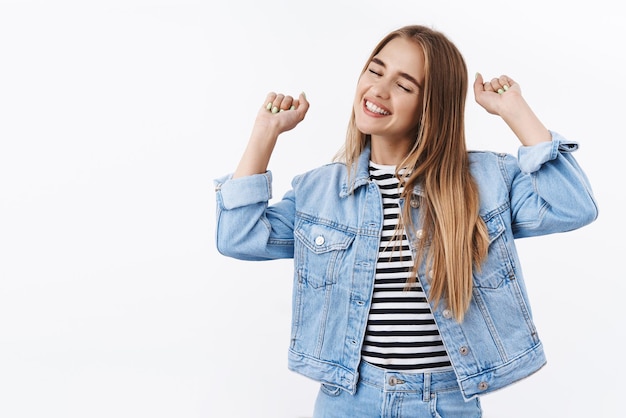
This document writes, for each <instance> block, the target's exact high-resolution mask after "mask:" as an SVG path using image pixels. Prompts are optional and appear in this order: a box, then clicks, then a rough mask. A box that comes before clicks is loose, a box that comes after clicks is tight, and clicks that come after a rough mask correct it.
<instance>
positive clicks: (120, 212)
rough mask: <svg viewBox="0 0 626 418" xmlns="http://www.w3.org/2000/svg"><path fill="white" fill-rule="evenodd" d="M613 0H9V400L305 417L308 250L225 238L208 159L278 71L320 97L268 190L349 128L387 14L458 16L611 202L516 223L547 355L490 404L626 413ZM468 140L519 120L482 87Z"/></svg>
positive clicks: (4, 13) (1, 122)
mask: <svg viewBox="0 0 626 418" xmlns="http://www.w3.org/2000/svg"><path fill="white" fill-rule="evenodd" d="M616 6H617V3H616V2H610V1H608V0H596V1H593V2H572V1H562V2H558V1H555V2H549V1H537V2H533V1H519V2H517V1H516V2H513V3H507V2H505V1H492V2H491V1H456V2H455V1H441V0H440V1H416V0H412V1H384V2H383V1H380V0H378V1H371V0H360V1H353V2H346V1H339V0H334V1H325V0H324V1H323V0H316V1H312V2H307V3H303V2H299V1H295V0H292V1H283V0H272V1H253V0H250V1H243V0H228V1H223V2H216V1H214V0H206V1H200V0H196V1H193V0H107V1H69V0H65V1H26V0H25V1H9V0H1V1H0V417H2V418H22V417H28V418H47V417H55V418H56V417H62V418H74V417H77V418H78V417H80V418H85V417H89V418H100V417H116V418H126V417H132V418H136V417H150V418H161V417H177V418H178V417H184V418H196V417H222V416H228V417H254V418H259V417H260V418H265V417H267V418H270V417H271V418H283V417H285V418H296V417H304V416H310V415H311V413H312V407H313V402H314V399H315V396H316V393H317V385H316V384H315V383H314V382H312V381H310V380H308V379H306V378H304V377H301V376H299V375H297V374H295V373H292V372H289V371H288V370H287V364H286V361H287V347H288V339H289V316H290V304H291V262H290V261H289V260H281V261H275V262H267V263H250V262H241V261H237V260H233V259H229V258H226V257H223V256H221V255H219V254H218V253H217V251H216V249H215V245H214V232H215V193H214V190H213V179H214V178H216V177H218V176H221V175H223V174H226V173H228V172H230V171H232V170H233V169H234V167H235V166H236V164H237V162H238V159H239V155H240V153H241V152H242V150H243V148H244V146H245V143H246V140H247V137H248V133H249V132H250V129H251V127H252V122H253V120H254V115H255V114H256V111H257V109H258V108H259V107H260V106H261V105H262V104H263V103H262V102H263V99H264V97H265V94H266V93H267V92H268V91H270V90H275V91H281V92H285V93H288V94H294V95H296V94H298V93H299V92H301V91H305V92H306V93H307V97H308V98H309V100H310V101H311V109H310V111H309V114H308V115H307V118H306V119H305V121H304V122H302V124H301V125H300V126H299V127H298V128H297V129H295V130H294V131H291V132H289V133H287V134H285V135H284V136H283V137H282V138H281V140H280V141H279V144H278V146H277V148H276V151H275V154H274V156H273V157H272V161H271V163H270V165H271V167H270V168H271V169H272V171H273V173H274V175H275V178H276V181H275V184H274V196H275V198H280V196H282V194H283V193H284V192H285V191H286V190H287V188H288V187H289V183H290V181H291V178H292V177H293V176H294V175H295V174H297V173H300V172H302V171H304V170H307V169H309V168H313V167H316V166H318V165H320V164H322V163H325V162H328V161H329V160H330V159H331V157H332V155H333V154H334V152H335V151H336V150H337V149H338V148H339V146H340V145H341V144H342V143H343V139H344V134H345V128H346V126H347V122H348V117H349V115H350V106H351V102H352V98H353V93H354V86H355V83H356V79H357V77H358V74H359V71H360V69H361V67H362V66H363V64H364V62H365V60H366V59H367V57H368V55H369V52H370V50H371V48H373V46H374V45H375V43H376V42H377V41H378V40H379V39H380V38H381V37H382V36H384V35H385V34H386V33H387V32H388V31H390V30H392V29H395V28H397V27H399V26H402V25H405V24H413V23H419V24H425V25H429V26H432V27H434V28H435V29H439V30H441V31H443V32H444V33H446V34H448V35H449V37H450V38H451V39H452V40H453V41H454V42H455V43H456V44H457V46H458V47H459V49H460V50H461V51H462V53H463V54H464V56H465V58H466V61H467V64H468V68H469V72H470V79H472V78H473V74H474V73H475V72H476V71H480V72H482V73H483V75H484V76H485V77H486V78H491V77H493V76H497V75H500V74H502V73H507V74H509V75H510V76H512V77H513V78H515V79H516V80H518V81H519V83H520V84H521V86H522V90H523V91H524V93H525V96H526V98H527V100H528V101H529V102H530V103H531V105H533V107H534V109H535V111H536V113H537V114H538V115H539V116H540V117H541V119H542V120H543V121H544V123H545V124H546V125H547V126H548V127H549V128H551V129H553V130H556V131H558V132H560V133H561V134H563V135H565V136H566V137H568V138H569V139H573V140H577V141H579V142H580V149H579V151H578V152H577V153H576V157H577V158H578V160H579V162H580V163H581V165H583V167H584V168H585V170H586V172H587V174H588V176H589V179H590V180H591V183H592V185H593V187H594V190H595V194H596V197H597V200H598V203H599V206H600V217H599V219H598V220H597V221H596V222H595V223H593V224H591V225H589V226H587V227H585V228H583V229H580V230H578V231H574V232H571V233H568V234H559V235H553V236H547V237H541V238H533V239H528V240H520V241H519V251H520V256H521V257H522V261H523V263H524V272H525V275H526V278H527V285H528V290H529V293H530V296H531V300H532V302H533V309H534V314H535V318H536V323H537V326H538V328H539V331H540V335H541V337H542V339H543V342H544V344H545V350H546V352H547V356H548V364H547V365H546V367H544V368H543V369H542V370H541V371H540V372H538V373H537V374H535V375H533V376H531V377H529V378H528V379H525V380H524V381H522V382H519V383H517V384H515V385H513V386H511V387H509V388H507V389H504V390H502V391H499V392H496V393H494V394H492V395H489V396H485V397H483V398H482V404H483V407H484V410H485V417H487V418H500V417H507V418H516V417H524V418H526V417H529V416H532V417H554V416H562V417H568V418H569V417H594V418H596V417H617V416H618V414H619V411H620V409H621V410H623V408H622V405H623V402H622V400H623V396H624V389H626V387H625V385H624V380H623V376H624V374H625V373H626V370H625V368H624V361H623V355H622V349H623V347H624V345H623V341H624V337H625V335H624V328H625V325H624V318H625V315H624V306H625V299H624V296H623V294H624V291H625V290H626V284H625V282H626V280H625V279H626V277H625V274H624V268H623V264H622V262H623V260H624V233H625V232H626V230H625V228H624V225H623V219H624V216H623V211H624V205H625V199H624V184H623V183H624V171H623V170H624V166H625V163H624V158H623V148H624V147H623V145H622V144H623V141H624V119H625V117H626V112H625V110H626V106H625V105H624V96H625V94H626V90H625V87H624V71H625V66H624V58H623V57H624V51H623V39H624V38H625V35H626V33H625V32H626V31H625V29H624V18H625V17H626V16H625V15H624V12H623V11H621V10H622V9H623V8H621V7H620V10H619V11H618V10H616V9H615V7H616ZM467 132H468V137H469V143H470V144H469V145H470V147H471V148H478V149H492V150H497V151H506V152H513V153H514V152H516V149H517V145H518V143H517V140H516V139H515V137H514V136H513V135H512V133H510V131H508V130H507V128H506V126H505V125H504V123H503V122H502V121H501V120H499V119H498V118H496V117H494V116H491V115H488V114H487V113H486V112H484V111H483V110H482V109H480V108H479V107H478V105H476V104H475V102H474V101H473V96H472V95H471V94H470V96H469V98H468V107H467Z"/></svg>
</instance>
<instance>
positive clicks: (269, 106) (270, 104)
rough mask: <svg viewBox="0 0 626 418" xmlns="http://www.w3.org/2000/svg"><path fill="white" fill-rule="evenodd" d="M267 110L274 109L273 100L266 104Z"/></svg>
mask: <svg viewBox="0 0 626 418" xmlns="http://www.w3.org/2000/svg"><path fill="white" fill-rule="evenodd" d="M265 108H266V109H267V110H272V102H269V103H268V104H267V106H265Z"/></svg>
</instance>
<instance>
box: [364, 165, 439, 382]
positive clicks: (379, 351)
mask: <svg viewBox="0 0 626 418" xmlns="http://www.w3.org/2000/svg"><path fill="white" fill-rule="evenodd" d="M370 178H371V179H372V180H373V181H374V182H375V183H376V184H377V185H378V187H379V188H380V191H381V195H382V199H383V216H384V222H383V232H382V237H381V240H380V245H379V254H378V261H377V263H376V277H375V283H374V294H373V297H372V306H371V309H370V312H369V317H368V322H367V330H366V332H365V340H364V343H363V349H362V353H361V354H362V357H363V360H365V361H367V362H368V363H371V364H374V365H377V366H380V367H384V368H387V369H393V370H402V371H407V372H411V371H414V372H425V371H432V370H438V371H440V370H450V369H451V365H450V359H449V358H448V354H447V352H446V349H445V347H444V345H443V342H442V340H441V336H440V334H439V330H438V329H437V325H436V323H435V320H434V318H433V314H432V312H431V310H430V306H429V305H428V302H427V300H426V296H425V294H424V291H423V290H422V286H421V284H420V283H419V280H418V281H416V282H415V283H414V284H413V286H412V287H411V288H410V289H409V290H406V289H405V286H406V281H407V279H408V277H409V275H410V273H411V271H412V268H413V257H412V255H411V250H410V248H409V244H408V240H407V237H406V234H405V233H404V231H403V232H402V236H401V239H398V238H397V237H396V236H395V229H396V226H397V224H398V221H399V216H400V207H399V205H398V200H399V198H400V194H401V193H402V190H403V187H402V186H401V185H400V184H399V181H398V179H397V178H396V176H395V167H394V166H387V165H380V164H374V163H372V162H370Z"/></svg>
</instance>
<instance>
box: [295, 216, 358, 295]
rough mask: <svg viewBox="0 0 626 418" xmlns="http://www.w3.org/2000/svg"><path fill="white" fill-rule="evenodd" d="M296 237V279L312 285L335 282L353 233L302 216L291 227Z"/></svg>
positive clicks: (342, 266) (317, 285)
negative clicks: (293, 228)
mask: <svg viewBox="0 0 626 418" xmlns="http://www.w3.org/2000/svg"><path fill="white" fill-rule="evenodd" d="M294 236H295V238H296V251H295V263H296V269H297V271H298V275H299V280H300V281H301V282H303V284H306V285H309V286H312V287H314V288H319V287H323V286H326V285H329V284H334V283H336V282H337V278H338V277H339V275H340V274H341V269H342V268H345V266H344V264H345V263H343V261H344V259H345V257H346V253H347V251H348V249H349V248H350V246H351V245H352V242H353V241H354V238H355V234H354V233H351V232H348V231H344V230H340V229H337V228H333V227H331V226H328V225H325V224H319V223H315V222H312V221H308V220H301V221H299V222H298V224H297V225H296V228H295V230H294Z"/></svg>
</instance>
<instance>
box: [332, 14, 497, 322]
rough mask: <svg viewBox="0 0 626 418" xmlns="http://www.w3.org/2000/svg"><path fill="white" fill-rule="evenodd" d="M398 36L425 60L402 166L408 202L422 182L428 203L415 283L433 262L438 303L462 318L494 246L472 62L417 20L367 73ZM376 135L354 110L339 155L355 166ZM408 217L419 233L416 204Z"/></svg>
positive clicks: (407, 210) (409, 224)
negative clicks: (468, 132)
mask: <svg viewBox="0 0 626 418" xmlns="http://www.w3.org/2000/svg"><path fill="white" fill-rule="evenodd" d="M398 37H402V38H405V39H409V40H413V41H414V42H416V43H417V44H418V45H419V46H420V47H421V48H422V50H423V52H424V58H425V63H424V66H425V68H424V74H425V78H424V86H423V92H422V93H423V105H422V117H421V122H420V125H419V128H418V131H417V134H416V137H415V141H414V142H413V144H412V147H411V149H410V151H409V153H408V155H407V156H406V158H405V159H404V160H403V162H402V163H401V164H400V165H398V168H397V171H396V175H397V176H398V178H399V179H400V181H401V182H403V184H404V186H405V187H404V192H403V193H402V197H403V198H404V199H405V201H406V202H410V200H411V194H412V192H413V189H414V187H416V186H417V185H418V184H419V185H421V188H422V191H423V199H422V201H421V204H420V218H421V219H420V220H421V224H422V227H421V229H422V232H423V235H422V236H423V238H422V239H421V240H420V243H419V245H418V250H417V258H416V260H415V263H414V269H413V274H412V275H411V277H410V278H409V279H408V280H407V286H409V285H410V284H411V283H413V282H415V281H416V277H417V271H418V268H419V266H420V264H421V263H422V262H423V261H425V262H426V268H427V270H426V271H429V272H430V274H429V276H430V277H429V278H427V279H428V280H431V291H430V298H431V299H432V300H433V301H434V303H435V306H436V305H437V304H438V303H439V301H440V300H442V299H443V300H445V302H446V304H447V306H448V308H449V309H450V310H451V311H452V313H453V315H454V317H455V318H456V319H457V320H458V321H459V322H461V321H463V317H464V315H465V313H466V311H467V309H468V307H469V304H470V301H471V298H472V284H473V276H472V274H473V271H474V268H476V269H479V268H480V264H481V262H482V260H483V259H484V258H485V256H486V255H487V250H488V246H489V235H488V232H487V227H486V225H485V223H484V222H483V220H482V218H481V217H480V215H479V196H478V188H477V185H476V183H475V182H474V179H473V177H472V175H471V173H470V170H469V158H468V154H467V148H466V145H465V124H464V112H465V99H466V95H467V88H468V81H467V67H466V65H465V61H464V59H463V57H462V55H461V53H460V52H459V50H458V49H457V48H456V46H455V45H454V44H453V43H452V42H451V41H450V40H448V38H447V37H446V36H445V35H443V34H442V33H440V32H438V31H435V30H433V29H430V28H428V27H425V26H420V25H414V26H405V27H403V28H400V29H398V30H395V31H393V32H391V33H389V34H388V35H387V36H385V37H384V38H383V39H382V40H381V41H380V42H379V43H378V45H377V46H376V47H375V48H374V50H373V51H372V53H371V55H370V57H369V59H368V61H367V63H366V64H365V66H364V67H363V70H362V72H361V73H363V72H365V71H366V70H367V66H368V65H369V62H370V61H371V60H372V58H373V57H374V56H375V55H376V54H378V53H379V52H380V50H381V49H382V48H383V47H384V46H385V45H386V44H387V43H388V42H389V41H391V40H392V39H394V38H398ZM368 140H369V136H368V135H366V134H364V133H362V132H360V131H359V130H358V128H357V126H356V123H355V119H354V110H353V111H352V116H351V118H350V122H349V125H348V130H347V134H346V141H345V143H344V145H343V147H342V149H341V150H340V151H339V152H338V153H337V155H336V156H335V158H334V159H335V161H343V162H344V163H345V164H346V165H347V166H348V167H349V168H350V169H353V168H354V165H355V162H356V161H357V159H358V156H359V155H360V154H361V153H362V152H363V150H364V148H365V147H366V145H367V141H368ZM401 168H408V170H406V171H405V173H406V174H404V175H400V174H399V172H398V171H399V170H400V169H401ZM402 220H403V221H404V225H403V226H404V227H405V228H408V229H410V230H411V231H412V232H413V233H415V232H416V228H415V221H414V220H413V219H412V217H411V206H410V205H408V204H407V205H404V209H403V212H402ZM397 233H399V232H397ZM413 235H415V234H413ZM425 243H428V249H427V248H426V245H425ZM425 279H426V278H425Z"/></svg>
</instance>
